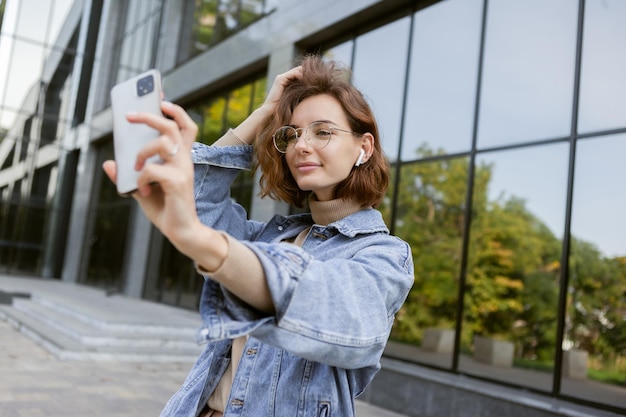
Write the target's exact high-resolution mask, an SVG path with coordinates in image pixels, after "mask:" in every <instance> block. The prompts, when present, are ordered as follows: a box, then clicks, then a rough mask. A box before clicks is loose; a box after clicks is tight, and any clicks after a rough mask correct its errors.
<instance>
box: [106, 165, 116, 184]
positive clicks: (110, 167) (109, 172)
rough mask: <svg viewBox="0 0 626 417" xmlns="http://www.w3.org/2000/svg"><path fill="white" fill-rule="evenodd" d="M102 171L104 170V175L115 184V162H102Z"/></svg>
mask: <svg viewBox="0 0 626 417" xmlns="http://www.w3.org/2000/svg"><path fill="white" fill-rule="evenodd" d="M102 169H104V173H105V174H107V177H109V179H110V180H111V181H112V182H113V184H117V164H116V163H115V161H110V160H109V161H104V163H103V164H102Z"/></svg>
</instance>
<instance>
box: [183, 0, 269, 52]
mask: <svg viewBox="0 0 626 417" xmlns="http://www.w3.org/2000/svg"><path fill="white" fill-rule="evenodd" d="M264 12H265V10H264V1H263V0H196V1H195V8H194V13H193V21H194V23H193V27H192V32H193V37H192V38H193V47H194V49H195V50H197V51H198V52H201V51H204V50H206V49H207V48H209V47H210V46H211V45H214V44H216V43H218V42H220V41H222V40H223V39H225V38H227V37H228V36H230V35H231V34H233V33H234V32H236V31H238V30H241V29H242V28H244V27H246V26H247V25H249V24H250V23H252V22H254V21H255V20H256V19H258V18H259V17H261V16H263V14H264Z"/></svg>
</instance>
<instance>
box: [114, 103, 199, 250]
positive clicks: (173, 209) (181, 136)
mask: <svg viewBox="0 0 626 417" xmlns="http://www.w3.org/2000/svg"><path fill="white" fill-rule="evenodd" d="M161 110H162V112H163V114H165V115H166V116H169V117H170V118H165V117H161V116H155V115H152V114H148V113H129V114H128V115H127V119H128V120H129V121H130V122H132V123H144V124H146V125H148V126H150V127H152V128H154V129H156V130H158V131H159V132H160V133H161V135H160V136H159V137H158V138H157V139H155V140H154V141H152V142H151V143H149V144H148V145H147V146H145V147H144V148H143V149H142V150H141V151H140V152H139V154H138V156H137V161H136V165H135V169H136V170H137V171H140V175H139V179H138V189H137V191H136V192H135V193H133V197H134V198H135V199H136V200H137V201H138V202H139V205H140V206H141V208H142V210H143V211H144V213H145V214H146V216H147V217H148V219H150V221H151V222H152V223H153V224H154V225H155V226H156V227H157V228H158V229H159V230H160V231H161V232H162V233H163V234H164V235H165V236H166V237H167V238H168V239H170V241H172V243H173V244H174V245H175V246H178V245H177V242H179V241H185V239H188V236H187V235H188V234H190V233H193V232H194V230H197V225H198V223H199V220H198V218H197V215H196V209H195V201H194V197H193V164H192V162H191V147H192V146H193V143H194V141H195V139H196V135H197V133H198V127H197V125H196V124H195V122H194V121H193V120H192V119H191V118H190V117H189V115H188V114H187V113H186V112H185V110H184V109H182V108H181V107H180V106H178V105H176V104H172V103H169V102H163V103H162V104H161ZM155 155H158V156H160V157H161V159H162V160H163V163H162V164H154V163H146V160H147V159H148V158H150V157H152V156H155ZM103 168H104V171H105V172H106V174H107V175H108V176H109V178H111V180H112V181H113V182H115V179H116V166H115V162H114V161H106V162H105V163H104V165H103Z"/></svg>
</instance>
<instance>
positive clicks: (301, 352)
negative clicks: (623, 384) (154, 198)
mask: <svg viewBox="0 0 626 417" xmlns="http://www.w3.org/2000/svg"><path fill="white" fill-rule="evenodd" d="M192 159H193V162H194V166H195V193H196V194H195V197H196V204H197V210H198V214H199V216H200V219H201V220H202V222H203V223H205V224H207V225H209V226H211V227H214V228H215V229H218V230H223V231H225V232H226V233H228V234H230V235H231V236H233V237H235V238H237V239H239V240H240V241H242V242H243V243H244V244H245V245H246V246H248V247H249V248H250V249H251V250H252V251H253V252H254V253H255V254H256V255H257V256H258V258H259V259H260V261H261V263H262V265H263V268H264V271H265V275H266V279H267V282H268V284H269V288H270V292H271V296H272V299H273V301H274V305H275V308H276V313H275V315H273V316H267V315H264V314H262V313H260V312H259V311H257V310H255V309H253V308H251V307H250V306H248V305H247V304H245V303H243V302H242V301H241V300H239V299H238V298H237V297H236V296H235V295H233V294H231V293H229V292H228V291H226V290H225V289H224V288H222V287H221V286H220V285H219V284H218V283H217V282H215V281H213V280H211V279H210V277H205V283H204V287H203V291H202V298H201V303H200V313H201V316H202V320H203V326H202V328H201V329H200V330H199V332H198V336H199V338H200V340H201V341H202V342H206V343H207V344H206V348H205V349H204V351H203V353H202V354H201V355H200V357H199V358H198V360H197V362H196V364H195V365H194V366H193V368H192V369H191V371H190V373H189V375H188V377H187V379H186V381H185V382H184V384H183V386H182V387H181V388H180V390H179V391H178V392H177V393H175V394H174V396H173V397H172V398H171V399H170V401H169V402H168V403H167V405H166V407H165V409H164V410H163V412H162V414H161V416H197V415H198V413H199V412H200V410H201V409H202V407H203V406H204V404H206V401H207V400H208V398H209V396H210V395H211V393H212V392H213V390H214V389H215V386H216V385H217V383H218V381H219V379H220V377H221V375H222V374H223V372H224V370H225V369H226V368H227V366H228V363H229V361H230V349H231V340H232V339H233V338H236V337H239V336H244V335H245V336H248V341H247V344H246V347H245V349H244V351H243V355H242V358H241V362H240V363H239V368H238V369H237V372H236V374H235V378H234V383H233V386H232V391H231V394H230V398H229V401H228V404H227V408H226V410H225V411H224V416H226V417H234V416H241V417H318V416H324V417H331V416H332V417H354V415H355V410H354V398H355V397H357V396H358V395H359V394H361V393H362V392H363V390H364V389H365V388H366V386H367V385H368V384H369V382H370V381H371V380H372V378H373V377H374V375H375V374H376V373H377V371H378V370H379V369H380V357H381V355H382V353H383V349H384V347H385V343H386V341H387V338H388V336H389V332H390V330H391V326H392V324H393V320H394V315H395V313H396V312H397V311H398V309H399V308H400V306H401V305H402V303H403V302H404V300H405V299H406V297H407V294H408V291H409V289H410V288H411V286H412V285H413V261H412V254H411V250H410V248H409V246H408V245H407V243H406V242H404V241H402V240H401V239H399V238H397V237H394V236H391V235H389V230H388V228H387V227H386V225H385V223H384V222H383V219H382V216H381V214H380V212H379V211H377V210H374V209H366V210H362V211H359V212H357V213H354V214H352V215H350V216H347V217H345V218H343V219H341V220H339V221H337V222H335V223H332V224H329V225H326V226H321V225H316V224H313V219H312V217H311V215H310V214H301V215H293V216H286V217H285V216H278V215H277V216H274V218H272V219H271V220H270V221H269V222H267V223H264V222H258V221H250V220H248V219H247V213H246V212H245V210H244V209H243V208H242V207H241V206H239V205H237V204H236V203H234V202H233V200H232V199H231V198H230V195H229V189H230V184H231V183H232V181H233V180H234V178H235V177H236V175H237V174H238V173H239V171H240V170H242V169H249V167H250V165H251V160H252V147H251V146H243V145H242V146H206V145H202V144H199V143H197V144H195V145H194V148H193V150H192ZM308 227H311V229H310V231H309V232H308V235H307V237H306V239H305V241H304V243H303V245H302V247H299V246H296V245H292V244H287V243H281V242H282V241H283V240H285V239H292V238H295V237H296V236H297V235H298V233H300V232H301V231H302V230H303V229H305V228H308Z"/></svg>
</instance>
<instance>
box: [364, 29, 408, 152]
mask: <svg viewBox="0 0 626 417" xmlns="http://www.w3.org/2000/svg"><path fill="white" fill-rule="evenodd" d="M409 27H410V19H409V18H408V17H406V18H402V19H400V20H397V21H395V22H393V23H390V24H388V25H386V26H383V27H381V28H379V29H376V30H374V31H372V32H369V33H367V34H365V35H362V36H359V37H358V38H357V39H356V43H355V48H356V49H355V57H354V63H353V68H354V84H355V85H356V86H357V87H358V88H359V89H360V90H361V91H362V92H363V94H365V96H366V97H367V98H368V99H369V103H370V106H372V110H373V111H374V114H375V115H376V118H377V120H378V125H379V130H380V135H381V145H382V147H383V150H384V152H385V154H386V155H387V157H388V158H389V159H390V160H391V161H395V160H396V159H397V155H398V143H399V141H400V123H401V122H402V121H401V118H400V115H401V114H402V102H403V97H404V79H405V72H406V61H407V48H408V42H409Z"/></svg>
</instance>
